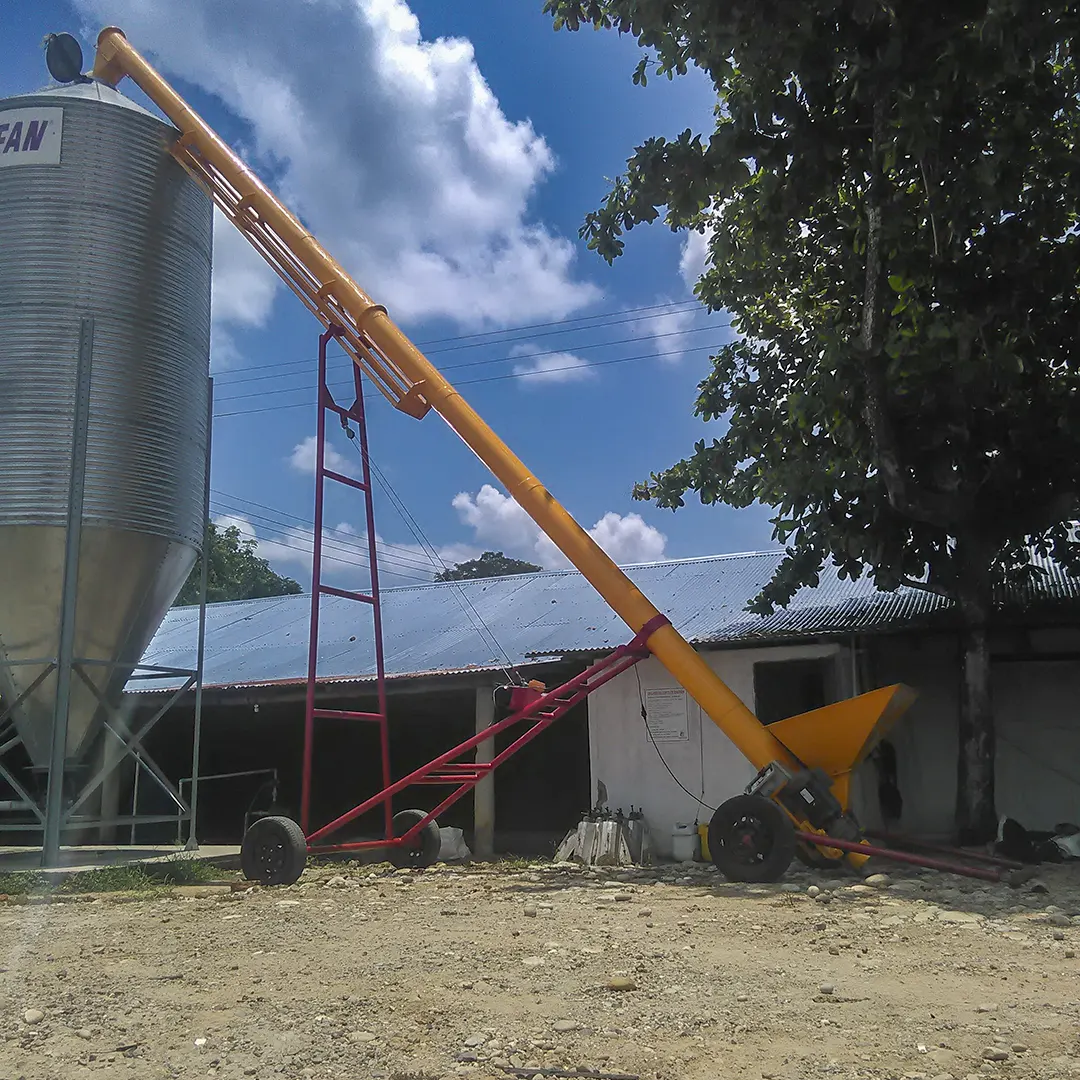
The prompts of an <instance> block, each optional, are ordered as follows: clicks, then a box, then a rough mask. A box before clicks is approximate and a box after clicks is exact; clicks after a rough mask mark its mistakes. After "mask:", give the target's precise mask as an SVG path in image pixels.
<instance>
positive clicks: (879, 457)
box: [856, 91, 966, 528]
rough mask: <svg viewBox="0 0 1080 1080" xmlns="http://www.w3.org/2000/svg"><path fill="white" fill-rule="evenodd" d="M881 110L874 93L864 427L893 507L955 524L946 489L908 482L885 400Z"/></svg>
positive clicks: (953, 502) (960, 513)
mask: <svg viewBox="0 0 1080 1080" xmlns="http://www.w3.org/2000/svg"><path fill="white" fill-rule="evenodd" d="M885 114H886V101H885V97H884V94H883V93H881V92H880V91H879V92H878V93H877V95H876V96H875V98H874V118H873V136H872V141H871V150H870V185H869V188H868V191H867V207H866V219H867V239H866V286H865V289H864V292H863V311H862V330H861V335H860V341H859V343H858V345H857V346H856V352H857V353H858V355H859V356H860V358H861V359H862V361H863V363H864V365H865V378H866V403H865V405H864V408H863V415H864V416H865V418H866V422H867V425H868V426H869V428H870V437H871V439H872V441H873V444H874V455H875V458H876V461H877V466H878V469H879V471H880V473H881V478H882V480H884V482H885V490H886V492H887V493H888V497H889V503H890V504H891V505H892V506H893V508H894V509H896V510H898V511H899V512H900V513H902V514H905V515H906V516H908V517H912V518H915V519H916V520H918V521H923V522H925V523H927V524H929V525H937V526H939V527H944V528H948V527H956V526H957V525H958V524H960V523H961V522H962V521H963V520H964V518H965V517H966V510H964V509H962V507H963V504H962V503H959V502H958V500H957V499H956V497H955V496H954V495H952V494H949V495H940V494H937V493H935V492H930V491H927V490H925V489H924V488H922V487H920V486H918V485H916V484H914V483H912V482H911V479H910V477H909V475H908V470H907V469H905V468H904V466H903V465H902V464H901V460H900V448H899V446H898V445H897V440H896V433H895V431H894V430H893V425H892V420H891V418H890V417H889V412H888V407H887V404H886V399H887V397H888V388H887V385H886V377H885V358H884V347H883V342H882V337H883V334H882V305H881V301H880V299H879V294H880V291H881V284H882V281H883V280H884V276H885V275H884V268H883V266H882V258H881V209H882V189H883V187H884V176H883V170H882V167H881V159H882V153H883V145H884V142H885V121H886V115H885Z"/></svg>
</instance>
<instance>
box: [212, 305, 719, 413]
mask: <svg viewBox="0 0 1080 1080" xmlns="http://www.w3.org/2000/svg"><path fill="white" fill-rule="evenodd" d="M730 325H731V323H710V324H709V325H708V326H694V327H690V328H689V329H687V330H667V331H665V332H664V333H662V334H649V335H648V336H649V338H650V339H651V340H653V341H659V340H661V339H662V338H672V337H685V336H686V335H688V334H700V333H702V332H703V331H705V330H715V329H723V328H724V327H726V326H730ZM642 340H644V339H643V338H642V336H641V335H640V334H636V335H634V336H633V337H626V338H616V339H615V340H614V341H593V342H590V343H589V344H588V345H569V346H567V347H566V348H562V349H547V350H546V351H544V352H529V353H519V354H518V355H516V356H495V357H488V358H487V359H484V360H467V361H465V362H464V363H460V364H444V365H441V366H440V368H439V370H440V371H455V370H460V369H462V368H471V367H487V366H490V365H491V364H511V363H522V362H523V361H529V360H535V359H537V358H539V357H541V356H558V355H560V354H562V353H567V352H571V353H579V352H585V351H587V350H588V349H606V348H612V347H614V346H615V345H628V344H631V343H634V342H640V341H642ZM302 363H304V364H305V365H308V361H306V360H305V361H302ZM270 366H271V367H275V366H276V365H270ZM307 374H309V370H308V369H307V368H306V369H305V370H304V371H296V372H289V373H286V374H281V373H278V374H269V375H253V376H248V377H247V378H245V379H236V380H234V381H233V382H230V383H228V384H227V387H233V386H237V385H241V384H245V383H254V382H266V381H267V380H269V379H277V380H280V379H288V378H291V377H294V376H298V375H307ZM301 389H304V390H306V389H309V387H307V386H303V387H299V386H297V387H287V388H285V389H283V390H264V391H262V392H256V393H253V394H232V395H230V396H228V397H223V398H221V400H222V401H239V400H240V399H241V398H245V397H247V398H250V397H272V396H273V395H275V394H291V393H293V392H294V391H296V390H301Z"/></svg>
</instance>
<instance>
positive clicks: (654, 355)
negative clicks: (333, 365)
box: [214, 341, 724, 420]
mask: <svg viewBox="0 0 1080 1080" xmlns="http://www.w3.org/2000/svg"><path fill="white" fill-rule="evenodd" d="M723 346H724V342H722V341H721V342H717V343H715V344H712V345H696V346H695V347H694V348H692V349H673V350H671V351H669V352H659V353H658V352H648V353H641V354H640V355H638V356H621V357H618V358H616V359H614V360H597V361H596V362H595V363H593V364H588V365H579V364H568V365H566V366H564V367H558V368H546V369H541V370H539V371H515V372H510V373H509V374H506V375H489V376H486V377H484V378H481V379H465V380H463V381H462V382H459V383H456V384H455V385H456V386H459V387H460V386H476V385H477V384H479V383H487V382H500V381H502V380H505V379H527V378H535V377H537V376H543V375H551V374H554V373H555V372H560V371H578V370H582V369H583V367H584V368H585V369H588V368H598V367H608V366H610V365H611V364H628V363H631V362H634V361H638V360H652V359H663V358H664V357H665V356H684V355H692V354H694V353H700V352H712V351H713V350H715V349H720V348H723ZM521 359H523V360H524V359H527V357H521ZM305 389H306V388H304V387H297V388H296V389H295V390H292V391H288V392H290V393H300V392H301V391H304V390H305ZM350 389H351V388H349V389H345V390H343V391H342V393H346V394H347V393H349V390H350ZM259 396H261V395H259ZM313 404H314V403H313V402H310V401H297V402H294V403H292V404H285V405H267V406H266V407H265V408H262V409H236V410H233V411H232V412H221V413H214V419H215V420H221V419H225V418H226V417H229V416H254V415H256V414H258V413H267V412H283V411H285V410H286V409H307V408H311V407H313Z"/></svg>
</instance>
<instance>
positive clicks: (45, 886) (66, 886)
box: [0, 856, 222, 896]
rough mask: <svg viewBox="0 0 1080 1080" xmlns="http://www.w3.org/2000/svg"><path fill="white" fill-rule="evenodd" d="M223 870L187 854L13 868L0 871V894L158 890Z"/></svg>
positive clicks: (204, 879) (210, 877)
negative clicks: (52, 869)
mask: <svg viewBox="0 0 1080 1080" xmlns="http://www.w3.org/2000/svg"><path fill="white" fill-rule="evenodd" d="M221 877H222V873H221V871H220V870H218V869H217V868H216V867H214V866H213V865H212V864H211V863H208V862H205V861H203V860H201V859H191V858H188V857H186V856H184V857H180V858H175V859H164V860H162V861H161V862H157V863H124V864H121V865H117V866H100V867H96V868H95V869H93V870H79V871H75V872H72V873H67V874H65V873H59V874H47V873H45V872H43V871H41V870H12V871H9V872H6V873H2V874H0V894H6V895H8V896H45V895H48V894H50V893H61V894H78V893H107V892H111V893H155V892H160V891H162V890H163V889H165V888H169V887H172V886H174V885H198V884H204V883H206V882H208V881H219V880H220V879H221Z"/></svg>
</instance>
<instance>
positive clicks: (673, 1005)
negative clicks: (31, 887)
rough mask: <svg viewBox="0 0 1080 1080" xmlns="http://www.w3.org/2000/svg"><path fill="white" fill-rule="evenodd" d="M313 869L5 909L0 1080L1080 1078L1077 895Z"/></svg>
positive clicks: (1055, 890) (952, 885)
mask: <svg viewBox="0 0 1080 1080" xmlns="http://www.w3.org/2000/svg"><path fill="white" fill-rule="evenodd" d="M869 880H870V881H872V882H874V884H866V883H862V882H861V881H860V879H859V878H857V877H854V876H852V877H847V878H843V879H836V880H831V881H830V880H828V879H827V878H825V877H822V876H821V875H820V874H810V873H809V872H805V873H792V874H791V875H789V877H788V878H787V880H786V881H785V882H784V883H782V884H780V885H775V886H746V885H734V884H729V883H726V882H724V881H723V880H722V879H721V878H720V877H719V876H718V875H717V874H716V873H714V872H712V871H711V870H708V869H705V868H697V867H695V868H687V867H661V868H658V869H656V870H650V871H634V872H633V873H628V872H613V873H610V874H608V873H604V872H599V871H592V872H583V871H582V870H580V869H578V868H570V867H567V866H552V865H550V864H548V865H536V866H531V867H528V868H525V869H520V868H519V869H508V868H506V867H499V866H492V867H486V866H483V865H472V866H463V867H445V866H441V867H436V868H433V869H431V870H427V871H424V872H411V871H392V870H390V869H389V868H387V867H385V866H384V867H376V868H372V867H370V866H355V865H353V866H337V867H331V868H320V869H309V870H308V871H307V872H306V873H305V874H304V877H303V878H302V879H301V881H300V882H299V883H298V884H297V885H295V886H292V887H290V888H286V889H258V888H254V889H249V890H246V891H232V890H230V889H229V887H227V886H223V887H220V888H217V887H214V886H193V887H189V888H188V889H183V890H178V894H177V895H170V896H166V897H160V896H155V897H152V898H146V897H142V898H126V899H125V898H122V897H117V896H97V897H90V898H78V899H76V898H74V897H72V898H69V899H67V900H65V901H64V902H58V901H56V900H54V901H53V902H49V903H44V902H42V903H34V902H31V903H14V902H7V903H0V1080H16V1078H23V1080H71V1078H75V1077H95V1078H96V1077H125V1078H139V1080H142V1078H144V1077H145V1078H154V1077H196V1076H200V1077H201V1076H217V1077H222V1078H229V1080H232V1078H237V1080H239V1078H241V1077H256V1078H272V1077H289V1078H292V1077H297V1078H299V1077H325V1078H331V1077H337V1078H349V1080H361V1078H363V1080H367V1078H372V1080H375V1078H382V1080H441V1078H443V1077H458V1076H468V1077H476V1078H488V1077H506V1076H509V1075H513V1073H512V1071H507V1070H513V1069H514V1068H531V1067H543V1068H562V1069H567V1070H573V1069H592V1070H598V1071H601V1072H605V1073H616V1074H620V1073H621V1074H628V1075H631V1076H639V1077H641V1078H643V1080H644V1078H646V1077H647V1078H649V1080H706V1078H707V1080H713V1078H716V1077H739V1078H742V1077H748V1078H752V1080H756V1078H758V1077H762V1078H764V1080H789V1078H790V1080H795V1078H802V1077H810V1076H814V1077H817V1076H823V1075H824V1076H835V1077H852V1078H856V1077H860V1078H861V1077H865V1078H875V1080H876V1078H886V1077H889V1078H903V1077H907V1078H917V1077H926V1078H927V1080H930V1078H934V1077H944V1076H951V1077H954V1078H955V1080H965V1078H967V1077H969V1076H975V1077H978V1078H979V1080H983V1078H985V1077H986V1076H988V1075H989V1076H1000V1077H1016V1078H1027V1077H1039V1078H1061V1080H1065V1078H1068V1077H1073V1076H1080V1004H1078V1001H1080V980H1078V974H1080V961H1078V960H1077V959H1076V957H1075V952H1074V949H1075V947H1076V942H1077V940H1080V874H1078V872H1077V870H1076V869H1075V868H1066V867H1055V868H1050V869H1047V870H1046V871H1045V872H1044V873H1043V874H1042V875H1041V876H1040V877H1039V878H1038V879H1036V881H1034V882H1029V883H1027V884H1026V885H1024V886H1023V887H1021V888H1019V889H1015V890H1014V889H1010V888H1008V887H1007V886H1004V885H1000V886H999V885H992V886H983V885H982V884H981V883H978V882H972V881H969V880H966V879H962V878H956V877H952V876H945V875H935V874H925V875H919V876H911V875H909V874H907V873H906V871H905V872H901V873H897V872H895V871H891V872H890V876H889V878H888V879H887V880H886V881H879V880H878V879H876V878H871V879H869Z"/></svg>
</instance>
